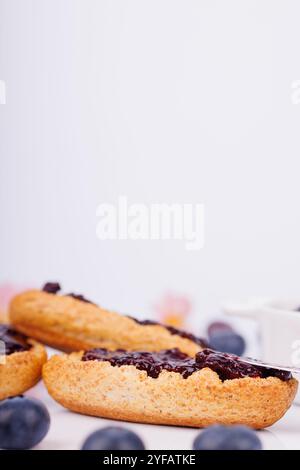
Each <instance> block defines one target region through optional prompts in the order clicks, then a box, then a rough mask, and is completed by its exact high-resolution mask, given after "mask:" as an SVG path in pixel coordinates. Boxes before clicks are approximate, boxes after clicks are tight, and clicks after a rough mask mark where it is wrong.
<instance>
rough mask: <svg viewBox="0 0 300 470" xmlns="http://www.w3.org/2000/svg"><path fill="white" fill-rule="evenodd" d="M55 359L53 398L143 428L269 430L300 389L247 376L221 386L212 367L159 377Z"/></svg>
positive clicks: (48, 373)
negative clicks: (221, 426)
mask: <svg viewBox="0 0 300 470" xmlns="http://www.w3.org/2000/svg"><path fill="white" fill-rule="evenodd" d="M82 356H83V353H82V352H78V353H73V354H71V355H69V356H67V355H63V356H53V357H52V358H51V359H50V360H49V361H48V362H47V363H46V364H45V366H44V367H43V379H44V382H45V385H46V387H47V389H48V392H49V393H50V395H51V396H52V397H53V398H54V399H55V400H56V401H57V402H58V403H60V404H61V405H62V406H64V407H66V408H68V409H70V410H73V411H76V412H79V413H83V414H88V415H92V416H100V417H104V418H111V419H117V420H124V421H134V422H141V423H154V424H169V425H176V426H193V427H205V426H209V425H211V424H214V423H222V424H237V423H239V424H245V425H249V426H251V427H253V428H257V429H259V428H265V427H267V426H270V425H271V424H273V423H275V422H276V421H277V420H278V419H280V418H281V417H282V416H283V415H284V413H285V412H286V411H287V409H288V408H289V407H290V405H291V403H292V400H293V398H294V396H295V393H296V390H297V381H296V380H295V379H293V378H291V379H289V380H286V381H284V380H281V379H279V378H277V377H268V378H253V377H245V378H238V379H233V380H224V381H221V379H220V378H219V375H218V374H217V373H216V372H214V371H213V370H212V369H210V368H207V367H205V368H203V369H201V370H198V371H195V372H192V373H190V375H189V376H188V377H187V378H184V377H183V375H182V374H181V373H178V372H170V371H168V370H162V371H161V372H160V373H159V374H158V375H157V374H156V372H155V371H154V373H155V374H156V375H157V376H155V378H153V377H151V376H149V375H148V374H147V372H146V371H145V370H139V369H138V368H137V367H136V366H135V365H121V366H116V365H111V363H110V362H108V361H107V360H100V361H99V360H87V361H83V360H82Z"/></svg>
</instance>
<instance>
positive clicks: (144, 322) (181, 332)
mask: <svg viewBox="0 0 300 470" xmlns="http://www.w3.org/2000/svg"><path fill="white" fill-rule="evenodd" d="M128 318H131V320H134V321H135V322H136V323H138V324H139V325H159V326H163V327H164V328H166V330H168V331H169V333H171V335H177V336H181V338H185V339H189V340H190V341H193V342H194V343H196V344H198V345H199V346H201V348H207V347H208V343H207V341H205V339H203V338H198V337H197V336H195V335H193V334H192V333H188V332H187V331H184V330H179V329H178V328H174V326H169V325H163V324H162V323H158V322H156V321H153V320H138V319H137V318H134V317H128Z"/></svg>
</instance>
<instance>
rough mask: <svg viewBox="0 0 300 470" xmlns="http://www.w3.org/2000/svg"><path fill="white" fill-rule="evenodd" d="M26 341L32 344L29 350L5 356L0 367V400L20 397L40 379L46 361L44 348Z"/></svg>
mask: <svg viewBox="0 0 300 470" xmlns="http://www.w3.org/2000/svg"><path fill="white" fill-rule="evenodd" d="M28 341H29V342H30V343H31V344H32V347H31V349H29V350H28V351H22V352H16V353H13V354H9V355H8V356H5V364H1V365H0V400H4V398H8V397H12V396H16V395H20V394H21V393H23V392H25V391H26V390H28V389H29V388H31V387H33V386H34V385H35V384H36V383H37V382H38V381H39V379H40V377H41V372H42V367H43V365H44V363H45V362H46V361H47V354H46V351H45V348H44V347H43V346H42V345H41V344H38V343H36V342H35V341H31V340H28Z"/></svg>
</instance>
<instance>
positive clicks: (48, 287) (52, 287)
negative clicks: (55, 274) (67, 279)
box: [42, 282, 61, 294]
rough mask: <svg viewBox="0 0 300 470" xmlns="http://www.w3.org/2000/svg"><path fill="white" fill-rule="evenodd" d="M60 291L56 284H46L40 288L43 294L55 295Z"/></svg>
mask: <svg viewBox="0 0 300 470" xmlns="http://www.w3.org/2000/svg"><path fill="white" fill-rule="evenodd" d="M60 290H61V287H60V285H59V283H58V282H46V284H45V285H44V287H43V288H42V291H43V292H47V293H48V294H57V292H59V291H60Z"/></svg>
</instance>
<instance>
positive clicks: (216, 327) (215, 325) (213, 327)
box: [207, 321, 233, 336]
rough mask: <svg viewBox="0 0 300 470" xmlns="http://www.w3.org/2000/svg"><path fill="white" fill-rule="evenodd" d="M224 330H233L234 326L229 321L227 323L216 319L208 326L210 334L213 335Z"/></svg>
mask: <svg viewBox="0 0 300 470" xmlns="http://www.w3.org/2000/svg"><path fill="white" fill-rule="evenodd" d="M223 331H233V328H232V327H231V326H230V325H229V324H228V323H225V322H223V321H214V322H212V323H210V324H209V325H208V327H207V334H208V336H213V335H214V334H215V333H219V332H223Z"/></svg>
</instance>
